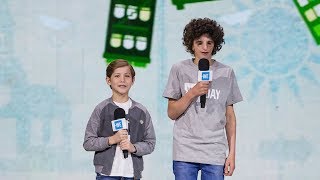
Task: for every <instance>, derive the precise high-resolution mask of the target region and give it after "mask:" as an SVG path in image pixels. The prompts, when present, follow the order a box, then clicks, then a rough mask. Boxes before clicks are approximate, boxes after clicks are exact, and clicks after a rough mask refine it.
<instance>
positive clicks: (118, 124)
mask: <svg viewBox="0 0 320 180" xmlns="http://www.w3.org/2000/svg"><path fill="white" fill-rule="evenodd" d="M125 117H126V112H125V111H124V109H122V108H117V109H116V110H114V119H115V120H113V121H111V123H112V130H113V131H119V130H121V129H128V122H127V120H126V119H125ZM122 152H123V157H124V158H128V150H122Z"/></svg>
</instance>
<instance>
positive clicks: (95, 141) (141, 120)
mask: <svg viewBox="0 0 320 180" xmlns="http://www.w3.org/2000/svg"><path fill="white" fill-rule="evenodd" d="M116 108H118V106H117V105H116V104H114V103H113V101H112V99H111V98H109V99H106V100H104V101H102V102H101V103H99V104H98V105H97V106H96V107H95V109H94V111H93V112H92V114H91V117H90V119H89V121H88V124H87V128H86V132H85V137H84V142H83V147H84V149H85V150H87V151H95V155H94V159H93V163H94V165H95V170H96V172H97V173H102V174H106V175H109V174H110V173H111V168H112V164H113V159H114V155H115V150H116V146H117V145H111V146H110V145H109V143H108V137H109V136H112V135H113V134H114V132H113V130H112V125H111V121H112V120H114V110H115V109H116ZM126 119H127V120H129V130H130V132H129V134H130V141H131V143H132V144H133V145H134V146H135V148H136V150H137V151H136V152H135V153H133V154H131V157H132V163H133V171H134V178H136V179H140V178H141V172H142V171H143V158H142V156H143V155H146V154H150V153H151V152H152V151H153V150H154V147H155V143H156V137H155V132H154V128H153V125H152V121H151V117H150V114H149V112H148V111H147V109H146V108H145V107H144V106H142V105H141V104H140V103H138V102H135V101H133V100H132V106H131V107H130V109H129V113H128V114H127V115H126Z"/></svg>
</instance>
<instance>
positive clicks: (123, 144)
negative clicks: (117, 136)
mask: <svg viewBox="0 0 320 180" xmlns="http://www.w3.org/2000/svg"><path fill="white" fill-rule="evenodd" d="M120 148H121V150H128V151H129V152H130V153H133V152H135V151H136V148H135V147H134V146H133V144H132V143H131V142H130V140H129V139H124V140H122V141H121V142H120Z"/></svg>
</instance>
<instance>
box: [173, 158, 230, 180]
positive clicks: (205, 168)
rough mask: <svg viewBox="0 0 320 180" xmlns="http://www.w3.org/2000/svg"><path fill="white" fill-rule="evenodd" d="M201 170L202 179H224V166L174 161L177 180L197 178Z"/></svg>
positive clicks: (194, 179)
mask: <svg viewBox="0 0 320 180" xmlns="http://www.w3.org/2000/svg"><path fill="white" fill-rule="evenodd" d="M199 170H201V180H223V179H224V175H223V171H224V166H223V165H211V164H201V163H190V162H183V161H173V173H174V175H175V180H197V178H198V171H199Z"/></svg>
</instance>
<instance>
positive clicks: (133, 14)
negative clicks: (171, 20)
mask: <svg viewBox="0 0 320 180" xmlns="http://www.w3.org/2000/svg"><path fill="white" fill-rule="evenodd" d="M155 5H156V0H139V1H130V0H112V1H111V3H110V13H109V22H108V31H107V39H106V43H105V52H104V58H106V60H107V62H111V61H112V60H114V59H118V58H122V59H126V60H128V61H130V62H131V63H132V64H133V65H134V66H140V67H145V66H146V65H147V64H149V63H150V51H151V40H152V27H153V21H154V14H155Z"/></svg>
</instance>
